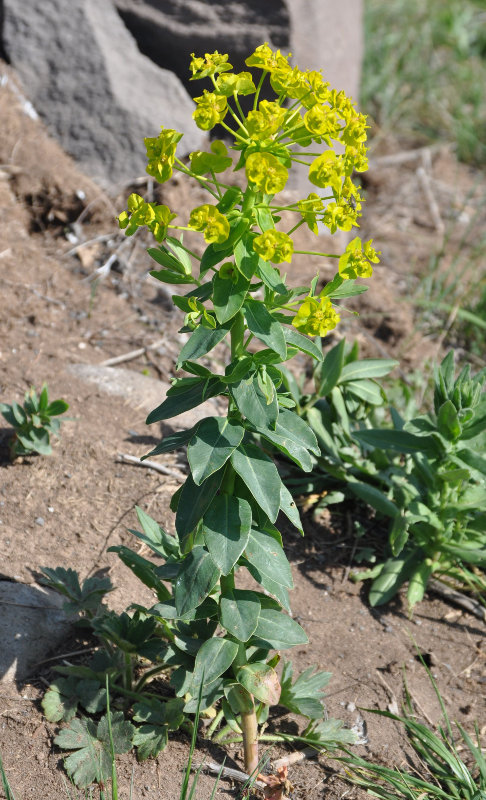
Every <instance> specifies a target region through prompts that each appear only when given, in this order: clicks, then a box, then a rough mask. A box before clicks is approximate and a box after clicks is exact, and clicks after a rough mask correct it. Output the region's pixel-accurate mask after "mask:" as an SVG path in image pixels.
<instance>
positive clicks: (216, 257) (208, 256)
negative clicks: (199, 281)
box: [199, 242, 233, 278]
mask: <svg viewBox="0 0 486 800" xmlns="http://www.w3.org/2000/svg"><path fill="white" fill-rule="evenodd" d="M224 244H226V242H224ZM232 254H233V248H232V247H226V248H225V249H220V250H218V248H217V246H216V245H214V244H209V245H208V246H207V247H206V249H205V251H204V253H203V254H202V258H201V265H200V268H199V277H200V278H202V277H203V275H205V274H206V272H207V271H208V269H211V268H212V267H215V266H216V264H219V263H220V261H225V259H226V258H228V256H231V255H232Z"/></svg>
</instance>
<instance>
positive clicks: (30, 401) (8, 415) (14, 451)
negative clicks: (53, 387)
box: [0, 384, 69, 461]
mask: <svg viewBox="0 0 486 800" xmlns="http://www.w3.org/2000/svg"><path fill="white" fill-rule="evenodd" d="M68 408H69V406H68V404H67V403H66V401H65V400H53V401H52V402H51V403H50V402H49V395H48V391H47V385H46V384H44V385H43V387H42V389H41V392H40V394H39V395H38V394H37V392H36V391H35V389H34V388H33V387H32V388H31V389H29V391H28V392H26V393H25V400H24V404H23V406H21V405H19V404H18V403H12V404H11V405H8V404H7V403H0V413H1V414H2V416H3V417H4V419H5V420H6V421H7V422H8V424H9V425H11V426H12V427H13V428H14V433H13V436H12V437H11V439H10V444H9V449H10V457H11V459H12V461H13V460H14V459H15V458H16V457H17V456H24V455H29V454H31V453H39V454H40V455H43V456H47V455H49V454H50V453H52V447H51V442H50V439H51V434H55V435H58V434H59V428H60V427H61V421H60V420H58V419H54V417H58V416H59V415H60V414H64V412H65V411H67V409H68Z"/></svg>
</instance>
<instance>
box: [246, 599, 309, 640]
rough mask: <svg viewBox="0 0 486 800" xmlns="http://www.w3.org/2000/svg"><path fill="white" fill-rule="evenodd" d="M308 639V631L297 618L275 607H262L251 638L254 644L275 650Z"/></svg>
mask: <svg viewBox="0 0 486 800" xmlns="http://www.w3.org/2000/svg"><path fill="white" fill-rule="evenodd" d="M308 641H309V639H308V638H307V634H306V632H305V631H304V629H303V628H301V626H300V625H299V624H298V623H297V622H295V620H293V619H292V618H291V617H289V616H287V614H284V612H283V611H276V610H275V609H273V608H262V610H261V612H260V616H259V618H258V624H257V626H256V630H255V633H254V634H253V636H252V638H251V644H252V645H256V647H264V648H266V649H273V650H285V649H286V648H288V647H296V646H297V645H299V644H307V643H308Z"/></svg>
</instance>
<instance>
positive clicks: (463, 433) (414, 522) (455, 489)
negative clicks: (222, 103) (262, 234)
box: [285, 340, 486, 608]
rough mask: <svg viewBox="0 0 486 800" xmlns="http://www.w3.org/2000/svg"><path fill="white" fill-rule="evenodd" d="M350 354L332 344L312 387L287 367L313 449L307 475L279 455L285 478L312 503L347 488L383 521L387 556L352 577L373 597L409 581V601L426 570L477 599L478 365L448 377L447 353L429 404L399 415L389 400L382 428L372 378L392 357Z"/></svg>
mask: <svg viewBox="0 0 486 800" xmlns="http://www.w3.org/2000/svg"><path fill="white" fill-rule="evenodd" d="M357 356H358V354H357V349H356V348H353V349H352V350H351V351H348V352H346V343H345V341H344V340H342V341H341V342H340V343H339V344H338V345H336V346H335V347H333V348H332V349H331V350H330V351H329V352H328V353H327V354H326V357H325V358H324V361H323V362H322V364H321V365H319V366H318V367H317V368H316V371H315V375H314V379H315V392H314V393H313V394H311V395H302V393H301V390H300V388H299V386H298V384H297V383H296V382H295V380H294V379H293V378H292V376H291V374H290V373H288V374H287V376H286V381H287V387H288V389H289V391H290V393H291V396H292V397H293V399H294V400H295V402H296V403H297V408H298V410H299V412H300V414H301V415H302V417H303V418H304V419H306V420H307V422H308V423H309V424H310V426H311V427H312V429H313V431H314V433H315V435H316V437H317V439H318V441H319V445H320V448H321V455H320V456H318V457H317V458H316V459H315V466H314V469H313V470H312V471H311V473H310V474H309V475H306V476H303V475H299V476H297V475H295V473H294V471H293V469H292V467H291V465H290V463H289V462H287V463H286V473H285V475H286V477H285V480H286V482H287V483H288V485H289V486H290V488H291V489H292V491H294V492H298V493H302V492H305V493H307V494H311V495H314V496H316V497H317V498H319V500H318V507H323V506H325V505H329V504H332V503H338V502H341V501H342V500H344V498H345V497H346V496H348V497H354V498H358V499H360V500H362V501H363V502H365V503H367V504H368V505H369V506H371V508H372V509H374V511H375V512H376V514H377V515H378V516H380V517H382V518H385V519H388V520H389V532H388V558H386V559H385V560H382V561H380V562H379V563H377V564H375V566H374V567H373V568H372V569H370V570H368V571H366V572H363V573H358V574H356V575H355V576H354V577H355V578H356V579H358V580H361V579H372V584H371V589H370V595H369V597H370V603H371V604H372V605H380V604H382V603H386V602H388V601H389V600H390V599H391V598H392V597H393V596H394V595H395V594H396V593H397V591H398V590H399V589H400V587H401V586H402V585H403V584H404V583H405V582H408V592H407V599H408V603H409V606H410V607H411V608H413V606H414V605H415V604H416V603H417V602H419V601H420V600H421V599H422V598H423V595H424V592H425V590H426V588H427V583H428V581H429V579H430V577H431V576H433V575H434V576H435V577H437V578H439V579H441V580H444V581H445V582H447V581H450V582H455V581H459V582H460V583H461V584H462V586H464V587H466V589H467V590H471V591H473V592H474V593H477V595H478V597H479V599H482V600H483V601H484V602H486V579H485V576H484V571H483V570H484V567H485V566H486V534H485V521H486V480H485V478H486V460H485V459H484V455H483V453H484V448H485V445H486V398H485V395H484V386H485V384H486V369H484V370H482V371H481V372H479V373H478V374H477V375H475V376H471V372H470V368H469V366H466V367H465V368H464V369H463V370H462V371H461V373H460V374H459V376H458V377H457V378H454V356H453V353H452V352H450V353H449V354H448V355H447V356H446V358H445V359H444V360H443V362H442V364H441V365H440V367H439V368H438V369H437V371H436V376H435V385H434V390H433V408H431V409H430V410H429V411H428V412H427V413H422V414H419V415H417V416H415V415H413V416H410V417H408V418H403V417H402V416H401V415H400V414H399V412H398V411H397V410H396V409H395V408H391V409H390V414H391V423H392V426H391V427H390V423H389V422H387V421H386V420H384V419H383V415H381V425H380V424H377V423H376V421H377V420H379V419H380V415H379V413H378V412H379V411H383V410H384V409H385V408H387V404H386V399H385V395H384V393H383V390H382V389H381V387H380V385H379V383H378V382H377V378H380V377H383V376H384V375H386V374H387V373H388V372H389V371H390V370H391V369H392V368H393V366H395V365H396V363H397V362H394V361H391V360H387V359H364V360H359V359H358V357H357ZM372 420H374V421H375V425H374V426H373V421H372Z"/></svg>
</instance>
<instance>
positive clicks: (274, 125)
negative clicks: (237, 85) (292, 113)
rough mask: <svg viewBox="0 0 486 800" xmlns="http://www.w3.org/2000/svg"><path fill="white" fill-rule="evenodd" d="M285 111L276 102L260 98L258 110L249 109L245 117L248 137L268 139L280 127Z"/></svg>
mask: <svg viewBox="0 0 486 800" xmlns="http://www.w3.org/2000/svg"><path fill="white" fill-rule="evenodd" d="M285 114H286V111H285V109H284V108H282V107H281V106H279V104H278V103H272V102H270V101H269V100H262V101H261V102H260V103H259V104H258V111H255V110H253V111H250V112H249V113H248V116H247V118H246V124H245V126H246V129H247V131H248V133H249V135H250V139H255V140H257V141H263V140H264V139H270V137H271V136H273V135H274V134H275V133H277V131H278V129H279V128H280V126H281V124H282V122H283V120H284V117H285Z"/></svg>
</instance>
